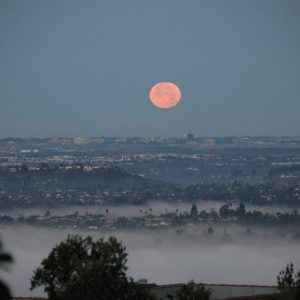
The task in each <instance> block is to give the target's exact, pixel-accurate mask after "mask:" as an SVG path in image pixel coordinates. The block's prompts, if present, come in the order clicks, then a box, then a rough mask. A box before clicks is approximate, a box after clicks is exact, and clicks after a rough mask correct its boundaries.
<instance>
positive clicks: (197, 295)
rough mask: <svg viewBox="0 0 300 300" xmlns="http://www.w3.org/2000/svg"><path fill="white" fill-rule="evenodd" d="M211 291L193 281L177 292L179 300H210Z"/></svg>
mask: <svg viewBox="0 0 300 300" xmlns="http://www.w3.org/2000/svg"><path fill="white" fill-rule="evenodd" d="M210 296H211V291H210V290H208V289H206V288H205V286H204V285H203V284H200V283H199V284H197V283H195V282H193V281H190V282H188V283H187V284H184V285H183V286H182V287H181V289H180V290H179V291H178V292H177V299H178V300H209V299H210Z"/></svg>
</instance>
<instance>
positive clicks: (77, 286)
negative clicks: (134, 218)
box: [31, 235, 154, 300]
mask: <svg viewBox="0 0 300 300" xmlns="http://www.w3.org/2000/svg"><path fill="white" fill-rule="evenodd" d="M126 263H127V253H126V251H125V247H124V246H122V244H121V243H120V242H118V241H117V240H116V239H115V238H113V237H110V238H109V239H108V240H107V241H104V240H103V239H100V240H97V241H93V240H92V238H91V237H86V238H82V237H81V236H79V235H70V236H68V238H67V239H66V240H65V241H63V242H61V243H60V244H59V245H56V246H55V247H54V248H53V249H52V251H51V252H50V254H49V255H48V257H47V258H45V259H44V260H43V261H42V263H41V266H40V267H39V268H37V269H36V270H35V271H34V275H33V277H32V278H31V289H34V288H36V287H38V286H44V291H45V292H46V293H47V294H48V297H49V300H62V299H63V300H82V299H85V300H94V299H98V300H101V299H115V300H118V299H119V300H121V299H122V300H140V299H144V300H147V299H149V300H150V299H154V298H153V296H152V295H151V294H150V292H148V291H147V290H146V289H145V288H142V286H139V285H138V284H136V283H134V282H133V280H132V279H131V278H129V277H127V275H126V271H127V266H126Z"/></svg>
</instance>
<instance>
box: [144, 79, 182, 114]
mask: <svg viewBox="0 0 300 300" xmlns="http://www.w3.org/2000/svg"><path fill="white" fill-rule="evenodd" d="M149 96H150V100H151V102H152V103H153V104H154V105H155V106H157V107H159V108H172V107H174V106H175V105H177V104H178V102H179V101H180V99H181V92H180V89H179V87H178V86H177V85H176V84H174V83H172V82H159V83H157V84H155V85H154V86H153V87H152V88H151V90H150V95H149Z"/></svg>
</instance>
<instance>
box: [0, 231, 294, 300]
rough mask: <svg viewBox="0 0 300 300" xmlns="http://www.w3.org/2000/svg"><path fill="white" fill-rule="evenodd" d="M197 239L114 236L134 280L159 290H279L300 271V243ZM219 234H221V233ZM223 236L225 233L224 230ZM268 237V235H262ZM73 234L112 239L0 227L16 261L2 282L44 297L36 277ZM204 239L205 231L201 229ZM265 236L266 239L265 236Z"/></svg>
mask: <svg viewBox="0 0 300 300" xmlns="http://www.w3.org/2000/svg"><path fill="white" fill-rule="evenodd" d="M197 230H198V229H197V228H196V229H195V228H194V229H193V231H194V232H193V233H191V234H187V235H185V236H179V237H178V236H176V235H174V234H171V233H170V232H168V231H166V232H165V233H153V232H149V231H148V232H143V233H141V232H140V233H137V232H114V233H113V235H115V236H116V237H117V238H118V239H121V240H122V241H123V243H124V244H125V245H126V247H127V252H128V253H129V260H128V266H129V270H128V273H129V275H130V276H132V277H133V278H134V279H135V280H138V279H140V278H146V279H148V282H151V283H157V284H168V283H180V282H187V281H189V280H191V279H193V280H195V281H197V282H204V283H228V284H257V285H275V284H276V275H277V274H278V272H279V270H281V269H283V268H284V267H285V265H286V264H287V263H288V262H290V261H293V262H294V263H295V266H296V268H299V267H300V256H299V253H300V243H299V242H298V243H297V242H294V241H292V240H291V239H282V240H279V239H277V240H276V239H275V238H251V239H246V238H241V237H240V238H239V235H238V229H237V238H233V239H232V241H231V242H229V241H227V242H224V241H223V242H222V241H221V239H218V238H215V240H212V241H209V240H207V239H205V238H196V237H195V236H196V235H195V231H197ZM217 231H218V230H217V229H216V232H217ZM220 231H222V230H221V229H220ZM262 231H263V230H262ZM69 233H80V234H83V235H87V234H90V235H92V236H94V237H96V238H100V237H105V238H107V237H108V236H109V234H107V233H106V234H103V233H100V232H92V233H91V232H89V233H88V232H82V231H80V232H70V231H67V230H57V229H52V230H51V229H50V230H48V229H42V228H34V227H29V226H23V227H21V226H10V227H3V226H2V227H1V228H0V234H1V239H2V240H3V242H4V244H5V248H6V249H8V250H9V251H10V252H11V253H12V254H13V256H14V258H15V263H14V265H13V266H12V267H11V268H10V271H8V272H1V273H0V276H1V278H3V279H4V280H5V281H6V282H7V283H8V284H9V285H10V286H11V288H12V291H13V294H14V296H23V297H24V296H42V295H43V291H42V289H38V290H34V291H30V290H29V287H30V282H29V279H30V277H31V276H32V271H33V270H34V269H35V268H36V267H37V266H38V265H39V263H40V262H41V260H42V258H44V257H46V256H47V255H48V253H49V252H50V250H51V249H52V248H53V247H54V245H55V244H56V243H59V242H60V241H62V240H63V239H65V238H66V237H67V235H68V234H69ZM199 236H201V229H199ZM262 236H264V235H262Z"/></svg>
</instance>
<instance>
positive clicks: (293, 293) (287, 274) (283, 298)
mask: <svg viewBox="0 0 300 300" xmlns="http://www.w3.org/2000/svg"><path fill="white" fill-rule="evenodd" d="M277 285H278V289H279V291H280V296H279V299H280V300H299V299H300V270H298V272H297V273H296V272H295V270H294V265H293V263H289V264H287V266H286V267H285V269H284V270H282V271H280V272H279V275H278V276H277Z"/></svg>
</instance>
